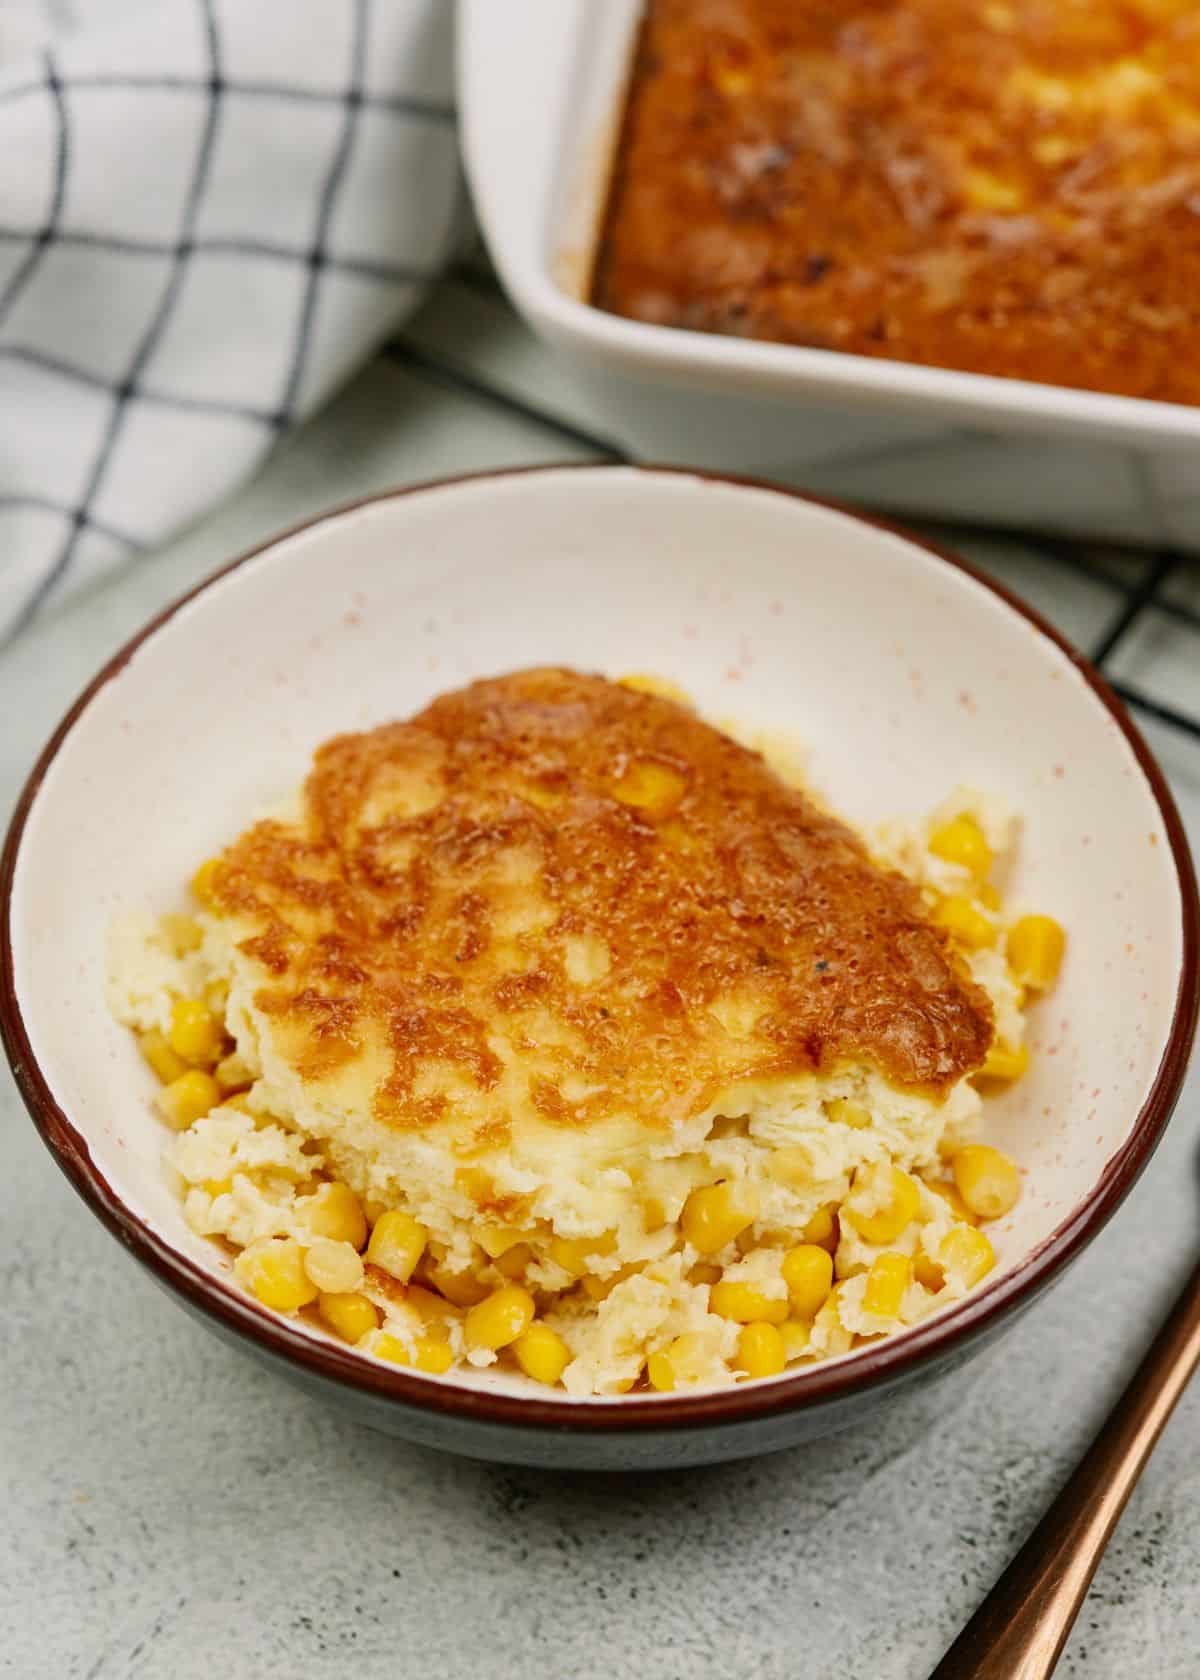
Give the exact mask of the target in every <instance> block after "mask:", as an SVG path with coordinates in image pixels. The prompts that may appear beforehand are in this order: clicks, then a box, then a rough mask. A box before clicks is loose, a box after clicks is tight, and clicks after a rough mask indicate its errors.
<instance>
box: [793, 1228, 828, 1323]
mask: <svg viewBox="0 0 1200 1680" xmlns="http://www.w3.org/2000/svg"><path fill="white" fill-rule="evenodd" d="M783 1281H784V1283H786V1284H787V1289H788V1296H789V1299H790V1300H791V1303H792V1310H793V1312H795V1313H796V1315H797V1316H798V1317H799V1318H815V1317H816V1315H817V1313H819V1312H820V1310H821V1308H822V1307H823V1306H824V1305H825V1302H826V1301H827V1300H828V1298H829V1291H830V1290H831V1289H832V1288H833V1257H832V1256H831V1255H830V1253H829V1250H828V1249H827V1248H822V1247H820V1246H819V1244H817V1243H801V1244H799V1246H798V1247H796V1248H790V1249H789V1250H788V1251H787V1253H786V1254H785V1255H784V1257H783Z"/></svg>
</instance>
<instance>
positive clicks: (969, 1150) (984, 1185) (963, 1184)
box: [950, 1143, 1021, 1219]
mask: <svg viewBox="0 0 1200 1680" xmlns="http://www.w3.org/2000/svg"><path fill="white" fill-rule="evenodd" d="M950 1165H951V1168H952V1170H953V1172H954V1183H955V1186H956V1187H957V1189H958V1193H959V1195H960V1196H961V1197H962V1199H963V1201H964V1202H965V1203H966V1205H967V1207H969V1208H970V1210H971V1212H972V1213H975V1214H978V1215H979V1217H980V1219H1002V1218H1003V1217H1004V1215H1005V1214H1006V1213H1008V1212H1009V1211H1010V1210H1011V1209H1012V1208H1014V1207H1015V1206H1016V1202H1017V1197H1018V1196H1019V1195H1020V1194H1021V1179H1020V1175H1019V1173H1018V1172H1017V1169H1016V1167H1015V1166H1014V1165H1013V1163H1012V1162H1011V1161H1010V1160H1009V1158H1008V1156H1007V1155H1005V1154H1003V1153H1002V1152H1001V1151H1000V1150H999V1149H992V1148H991V1147H990V1146H989V1145H988V1144H986V1143H968V1144H967V1145H966V1146H965V1147H964V1148H962V1149H960V1150H959V1152H958V1154H957V1155H956V1156H955V1157H954V1159H953V1161H952V1162H951V1163H950Z"/></svg>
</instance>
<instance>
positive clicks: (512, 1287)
mask: <svg viewBox="0 0 1200 1680" xmlns="http://www.w3.org/2000/svg"><path fill="white" fill-rule="evenodd" d="M533 1312H534V1306H533V1296H532V1295H531V1294H530V1293H529V1291H528V1290H527V1289H522V1288H521V1287H520V1285H519V1284H515V1283H509V1284H505V1286H504V1288H503V1289H497V1290H496V1292H495V1293H494V1294H492V1295H489V1296H488V1297H487V1299H486V1300H485V1301H480V1303H479V1305H478V1306H475V1307H472V1308H471V1310H470V1312H469V1313H468V1314H467V1319H466V1324H465V1326H464V1331H465V1335H466V1338H467V1346H468V1347H472V1348H491V1349H492V1351H493V1352H495V1351H497V1350H498V1349H499V1348H502V1347H508V1345H509V1343H510V1342H515V1341H516V1340H517V1337H518V1336H523V1335H524V1334H525V1332H526V1330H528V1328H529V1326H530V1325H531V1324H532V1323H533Z"/></svg>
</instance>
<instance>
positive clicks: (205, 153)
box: [0, 0, 455, 641]
mask: <svg viewBox="0 0 1200 1680" xmlns="http://www.w3.org/2000/svg"><path fill="white" fill-rule="evenodd" d="M378 3H379V0H353V5H354V22H353V35H352V61H351V63H350V65H349V66H348V70H347V76H346V81H345V85H344V86H343V87H341V88H340V89H328V90H326V89H321V88H307V87H302V86H293V85H288V84H283V83H275V82H271V81H262V80H249V79H245V78H231V77H226V76H224V75H223V74H222V63H221V52H220V39H219V29H218V26H217V21H216V17H215V14H214V10H213V6H212V3H211V0H196V4H197V7H198V10H199V12H200V15H201V20H202V25H203V34H204V39H205V42H206V46H207V54H208V73H207V75H206V76H180V75H157V74H155V75H149V74H147V75H136V74H134V75H121V74H91V75H89V74H80V75H72V76H71V77H70V78H69V79H68V78H66V77H64V76H62V75H60V73H59V70H58V67H57V64H56V61H55V58H54V55H53V53H52V52H50V51H47V52H45V53H44V54H43V55H42V64H43V72H42V74H41V75H40V76H38V77H36V78H30V79H29V80H26V81H23V82H19V83H17V84H15V85H12V86H9V87H6V88H4V89H0V103H8V102H10V101H14V100H18V99H28V98H38V97H40V98H43V99H46V98H48V99H49V100H50V101H51V104H52V107H53V111H54V119H55V133H56V142H55V144H56V153H55V160H54V172H53V182H52V187H51V192H50V195H49V202H48V204H47V206H46V209H45V212H44V217H43V220H42V221H41V224H40V225H39V226H36V227H32V228H31V227H15V226H3V225H0V248H2V247H4V246H5V245H8V246H12V245H22V246H27V247H28V249H27V250H26V252H25V254H24V256H23V257H22V258H21V260H20V262H19V263H18V264H17V267H16V269H15V270H14V272H13V273H12V275H11V276H10V277H9V279H8V280H7V282H6V283H5V285H4V286H3V288H2V289H0V326H2V325H3V323H4V321H5V320H6V319H7V318H8V317H9V315H10V314H11V312H12V309H13V306H14V305H15V304H16V303H17V301H18V299H19V298H20V296H21V295H22V294H23V293H24V291H25V290H26V288H27V286H28V285H29V284H30V283H31V281H33V280H34V279H35V278H36V274H37V269H38V266H39V264H40V263H41V261H42V260H43V257H44V256H45V253H46V252H47V250H49V248H50V247H51V246H52V245H61V246H63V247H71V246H75V247H87V248H91V249H98V250H102V251H105V252H109V253H112V254H114V255H121V256H132V257H135V258H137V257H145V258H146V260H147V261H148V262H157V263H159V264H161V265H162V266H163V269H164V279H163V285H162V289H161V292H160V294H159V297H158V301H157V304H156V306H155V308H154V309H153V311H152V312H151V316H150V319H149V321H148V322H147V324H146V327H145V330H144V331H143V333H142V334H141V336H140V338H139V340H138V343H137V344H136V346H135V347H134V349H133V352H132V354H131V357H130V360H129V363H128V366H127V368H126V370H125V372H124V374H123V376H122V377H120V378H119V379H117V380H111V379H107V378H104V377H102V376H101V375H98V374H96V373H93V372H91V371H90V370H88V369H87V368H84V367H80V366H77V365H75V364H74V363H72V362H71V361H69V360H67V359H65V358H62V357H58V356H55V355H54V354H52V353H50V352H48V351H45V350H43V349H41V348H38V347H36V346H33V345H21V344H13V343H7V344H3V345H0V370H2V369H3V365H4V363H5V362H6V361H8V362H12V363H25V364H28V365H31V366H35V367H38V368H40V369H41V370H42V371H43V372H45V373H48V374H51V375H53V376H55V377H58V378H61V379H63V380H66V381H70V382H73V383H74V384H76V385H77V386H79V387H80V388H85V389H90V390H93V391H101V392H105V393H108V395H109V396H110V399H111V402H110V408H109V413H108V417H107V421H106V423H105V425H104V428H103V431H102V434H101V436H100V437H99V438H98V440H97V444H96V448H95V452H94V455H93V459H92V464H91V467H90V470H89V472H88V475H87V482H86V484H85V487H84V489H83V492H82V494H81V495H80V497H79V499H78V501H77V502H75V503H74V504H72V503H67V502H56V501H55V500H53V499H52V498H50V497H48V496H39V495H21V494H13V495H6V496H3V497H0V512H2V511H6V510H8V511H12V510H18V509H22V508H23V509H28V510H36V511H39V512H43V513H52V514H57V515H59V516H60V518H61V519H62V521H63V524H64V528H65V534H64V538H63V542H62V546H61V548H60V549H59V551H58V554H57V556H56V558H55V559H54V561H53V562H52V564H51V566H50V567H49V569H48V570H47V571H46V572H45V573H44V574H43V575H42V576H41V577H40V578H39V579H38V580H37V582H36V584H35V585H34V586H33V587H32V589H31V590H30V593H29V595H28V597H27V598H26V600H25V601H24V603H23V604H22V607H21V609H20V611H19V613H18V615H17V617H16V619H15V621H14V622H12V623H11V624H10V625H9V627H8V629H7V631H6V632H5V634H4V637H3V639H4V640H6V641H7V640H10V639H11V638H13V637H15V636H16V635H17V634H18V633H19V632H20V631H21V630H22V629H23V628H24V627H25V626H26V625H27V624H28V623H29V622H30V620H31V619H32V618H33V617H34V616H35V615H36V614H37V612H38V609H39V608H40V607H41V605H42V603H43V602H44V601H45V600H46V599H47V597H48V596H49V595H50V594H51V593H52V592H53V590H54V589H55V587H56V586H57V585H58V584H59V582H60V581H61V579H62V578H63V576H64V575H65V574H66V573H67V572H68V571H69V569H70V567H71V564H72V561H73V559H74V556H75V551H76V548H77V545H78V543H79V540H80V537H81V535H82V534H83V533H84V532H86V531H94V532H96V533H98V534H99V535H101V536H103V537H105V538H106V539H107V540H108V541H110V542H113V543H116V544H118V545H120V546H122V547H124V548H127V549H128V550H129V551H130V552H131V553H133V552H136V551H138V550H139V549H141V548H142V547H143V544H142V542H141V541H140V540H139V539H137V538H135V537H134V536H133V535H131V534H130V533H128V532H124V531H121V530H118V529H114V527H113V526H112V525H111V524H109V523H107V522H106V521H104V520H101V519H97V518H96V517H95V515H94V513H93V505H94V503H95V501H96V498H97V496H98V495H99V494H100V492H101V491H102V489H103V486H104V482H105V477H106V475H107V473H108V472H109V469H110V466H111V463H112V460H113V456H114V453H115V451H116V450H117V448H118V447H119V443H120V438H121V435H122V431H123V428H124V426H125V423H126V420H127V418H128V414H129V411H130V407H131V405H132V404H133V403H135V402H136V403H137V404H138V405H148V406H150V407H160V408H162V409H176V410H178V411H181V412H191V413H204V414H209V415H214V416H227V417H228V418H229V419H231V420H237V421H243V422H249V423H251V424H253V425H257V426H261V427H262V428H263V430H264V433H265V434H266V435H268V436H273V435H275V434H277V433H279V432H281V431H283V430H285V429H286V428H287V427H288V426H289V425H290V424H291V423H292V422H293V420H294V419H295V416H296V406H297V402H298V400H299V398H300V396H301V393H302V390H303V381H304V374H305V370H306V367H307V364H308V358H309V351H310V346H311V341H312V334H313V330H314V324H315V321H316V318H317V314H318V311H319V309H320V306H321V286H322V281H323V279H324V277H325V276H326V275H350V276H354V277H356V278H360V279H365V280H372V281H377V282H380V283H382V284H385V285H397V286H401V285H402V286H412V285H418V284H421V283H423V282H426V281H428V280H430V279H432V278H433V276H432V274H431V273H430V272H429V271H428V270H425V269H421V268H419V267H415V266H411V265H406V264H403V263H389V262H380V261H373V260H370V259H363V258H357V257H354V256H353V255H348V254H342V253H339V252H337V251H334V250H331V249H330V246H329V234H330V228H331V226H332V224H333V220H334V215H335V212H336V209H337V203H338V195H339V192H340V189H341V187H342V184H343V181H344V179H345V175H346V169H347V164H348V162H349V159H350V156H351V152H352V148H353V146H354V141H355V133H356V130H357V127H358V123H359V120H360V117H361V114H362V113H363V112H364V111H371V112H376V113H379V114H382V115H385V116H390V117H393V118H395V119H396V120H397V121H400V122H416V123H432V124H436V125H438V126H440V127H448V126H451V125H452V124H453V123H454V120H455V112H454V108H453V106H452V105H450V104H448V103H445V102H442V101H438V100H430V99H422V98H420V97H417V96H410V95H388V94H379V93H372V92H370V91H369V90H368V89H367V87H366V86H365V73H366V49H367V42H368V39H369V23H370V8H371V6H372V4H378ZM85 88H109V89H120V90H122V91H125V92H128V93H129V94H130V95H131V96H132V97H135V98H136V96H137V94H138V92H151V93H162V92H163V91H172V90H182V91H185V92H190V93H196V94H201V95H203V96H204V99H205V109H204V113H203V119H202V125H201V134H200V139H199V143H198V146H197V151H196V156H195V160H194V163H193V166H192V178H191V183H190V186H189V190H188V194H187V199H186V202H185V204H184V207H183V210H182V214H181V217H180V222H179V226H178V230H177V233H176V236H175V238H174V239H173V240H169V239H164V240H155V239H135V238H123V237H120V236H115V235H114V236H110V235H108V234H106V233H105V232H104V231H103V230H99V229H98V230H96V231H94V232H92V231H88V230H86V229H78V228H70V229H67V228H63V227H62V226H61V223H60V218H61V213H62V206H63V202H64V198H65V195H66V188H67V181H68V178H69V172H70V165H71V136H72V126H71V118H70V101H71V96H72V94H73V93H74V92H75V91H76V90H78V89H85ZM231 100H238V101H242V100H251V101H256V102H272V101H277V102H279V103H281V104H284V105H286V104H288V103H293V104H294V103H301V104H304V105H309V106H318V107H323V108H326V109H330V110H335V111H340V113H341V128H340V133H339V136H338V139H337V142H336V145H335V148H334V155H333V158H332V160H331V163H330V167H329V170H328V172H327V175H326V178H325V180H324V181H323V183H322V184H321V188H320V196H319V202H318V204H317V206H316V214H315V235H314V239H313V243H312V245H311V247H310V248H308V249H303V248H298V247H297V248H293V247H292V246H290V245H286V244H281V243H278V242H273V241H269V240H258V239H232V238H224V239H223V238H210V237H205V236H200V237H197V236H196V233H195V229H196V222H197V217H198V213H199V210H200V206H201V203H202V201H203V197H204V191H205V186H206V183H207V180H208V176H209V171H210V168H211V164H212V159H213V153H214V146H215V141H216V136H217V133H218V130H219V127H220V124H221V120H222V115H223V112H224V109H225V108H226V106H227V104H228V103H229V101H231ZM197 254H221V255H224V256H232V257H234V258H235V259H236V258H239V257H245V258H247V259H258V260H262V259H266V260H267V261H273V262H278V263H280V264H284V265H291V266H294V267H297V268H299V269H302V270H303V271H304V290H303V297H302V305H301V310H300V315H299V321H298V325H297V328H296V337H295V341H294V343H293V344H292V346H291V350H290V354H289V356H288V358H287V374H286V377H285V380H284V382H283V388H282V390H281V392H280V397H279V401H278V402H277V403H276V404H275V405H273V406H269V407H268V406H264V407H261V408H258V407H254V406H251V405H249V404H245V403H236V402H223V401H220V400H215V399H214V400H209V399H205V398H200V397H189V396H187V395H185V394H182V393H179V392H172V391H161V390H156V389H154V388H152V387H147V386H146V385H144V384H143V383H142V374H143V372H144V370H145V368H146V367H147V366H148V364H149V362H150V359H151V357H152V355H153V353H154V350H155V348H156V347H157V345H158V344H159V343H160V341H161V340H162V337H163V334H164V332H165V331H166V330H167V326H168V323H169V321H170V318H171V315H172V311H173V309H174V306H175V303H176V300H177V298H178V296H179V292H180V287H181V285H182V282H183V279H184V275H185V272H186V268H187V264H188V261H189V260H190V258H191V257H192V256H193V255H197Z"/></svg>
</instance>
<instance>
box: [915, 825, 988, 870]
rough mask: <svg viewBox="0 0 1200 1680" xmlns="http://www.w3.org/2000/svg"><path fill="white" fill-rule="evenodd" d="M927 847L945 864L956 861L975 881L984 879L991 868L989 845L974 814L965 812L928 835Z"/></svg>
mask: <svg viewBox="0 0 1200 1680" xmlns="http://www.w3.org/2000/svg"><path fill="white" fill-rule="evenodd" d="M929 850H930V851H931V852H932V853H933V855H934V857H939V858H941V859H942V860H943V862H945V863H957V864H959V865H960V866H961V867H962V868H963V869H965V870H967V872H968V873H969V874H970V875H973V876H974V878H975V879H976V880H977V881H986V880H987V877H988V876H989V875H990V874H991V870H992V848H991V847H990V846H989V845H988V843H987V839H986V837H985V835H984V832H983V830H982V829H981V828H980V826H979V824H978V823H977V822H976V821H975V818H974V817H970V816H968V815H967V814H966V812H965V811H964V812H963V813H962V815H961V816H957V817H953V818H951V820H950V821H949V822H948V823H943V824H942V826H941V828H935V829H934V831H933V833H932V834H931V835H930V836H929Z"/></svg>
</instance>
